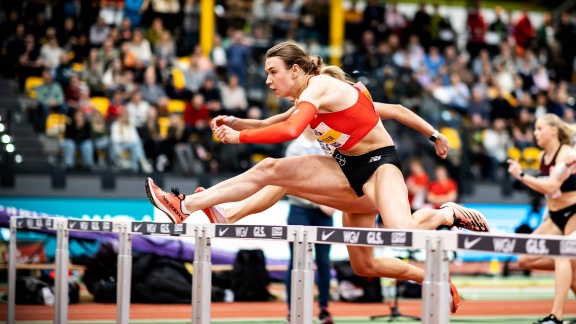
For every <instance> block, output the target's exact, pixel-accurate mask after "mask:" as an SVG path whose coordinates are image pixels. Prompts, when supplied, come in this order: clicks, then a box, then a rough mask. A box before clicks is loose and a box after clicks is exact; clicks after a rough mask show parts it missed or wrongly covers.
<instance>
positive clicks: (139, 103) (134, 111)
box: [126, 91, 154, 127]
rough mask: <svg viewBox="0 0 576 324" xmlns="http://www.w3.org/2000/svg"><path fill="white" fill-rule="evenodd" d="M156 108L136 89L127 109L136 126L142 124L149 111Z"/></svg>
mask: <svg viewBox="0 0 576 324" xmlns="http://www.w3.org/2000/svg"><path fill="white" fill-rule="evenodd" d="M152 109H154V108H153V107H152V106H151V105H150V104H149V103H148V102H147V101H146V100H142V94H141V93H140V92H139V91H136V92H135V93H134V94H133V95H132V98H131V99H130V101H129V102H128V104H127V105H126V110H127V111H128V116H129V119H130V121H131V122H132V124H133V125H134V126H136V127H140V126H142V124H144V122H145V121H146V120H147V119H148V112H149V111H150V110H152Z"/></svg>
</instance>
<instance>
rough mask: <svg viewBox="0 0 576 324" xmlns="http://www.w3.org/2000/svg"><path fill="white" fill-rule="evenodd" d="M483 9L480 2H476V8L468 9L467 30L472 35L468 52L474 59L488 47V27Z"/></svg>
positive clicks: (467, 47) (468, 44) (467, 45)
mask: <svg viewBox="0 0 576 324" xmlns="http://www.w3.org/2000/svg"><path fill="white" fill-rule="evenodd" d="M481 9H482V8H481V5H480V2H479V1H478V2H476V4H475V5H474V6H472V7H470V8H469V9H468V17H467V18H466V29H467V30H468V33H469V35H470V36H469V38H468V43H467V44H466V50H467V51H468V53H470V57H471V58H472V59H474V58H475V57H476V56H477V55H478V53H479V52H480V50H481V49H483V48H484V47H485V46H486V40H485V36H486V31H487V29H488V26H487V25H486V21H485V19H484V15H483V14H482V11H481Z"/></svg>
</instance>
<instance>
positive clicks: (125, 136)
mask: <svg viewBox="0 0 576 324" xmlns="http://www.w3.org/2000/svg"><path fill="white" fill-rule="evenodd" d="M110 139H111V147H110V155H111V157H112V161H113V162H114V163H115V165H116V166H118V167H121V168H123V167H124V166H128V168H129V169H131V170H132V172H138V170H139V169H140V168H139V166H140V165H141V167H142V172H144V173H151V172H152V171H153V170H152V166H151V165H150V163H149V162H148V161H147V160H146V159H145V157H144V149H143V147H142V142H141V141H140V137H139V135H138V131H137V130H136V127H134V125H133V124H132V123H130V119H129V116H128V111H122V112H120V115H119V116H118V119H117V120H116V121H115V122H113V123H112V126H111V129H110ZM124 151H127V152H128V154H129V155H130V163H129V165H126V163H124V161H125V159H124V158H123V156H122V153H123V152H124Z"/></svg>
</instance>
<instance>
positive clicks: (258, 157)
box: [250, 153, 268, 164]
mask: <svg viewBox="0 0 576 324" xmlns="http://www.w3.org/2000/svg"><path fill="white" fill-rule="evenodd" d="M267 157H268V155H266V154H261V153H254V154H252V155H250V162H252V164H256V163H258V162H260V161H262V160H264V159H265V158H267Z"/></svg>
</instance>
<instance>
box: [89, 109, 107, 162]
mask: <svg viewBox="0 0 576 324" xmlns="http://www.w3.org/2000/svg"><path fill="white" fill-rule="evenodd" d="M90 126H91V133H92V140H93V141H94V150H95V151H96V155H97V156H98V165H99V166H106V165H107V164H108V162H109V161H108V158H109V157H110V153H109V149H110V136H109V134H108V124H107V123H106V119H104V115H102V113H101V112H100V111H99V110H96V111H94V113H93V114H92V117H91V118H90Z"/></svg>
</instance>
